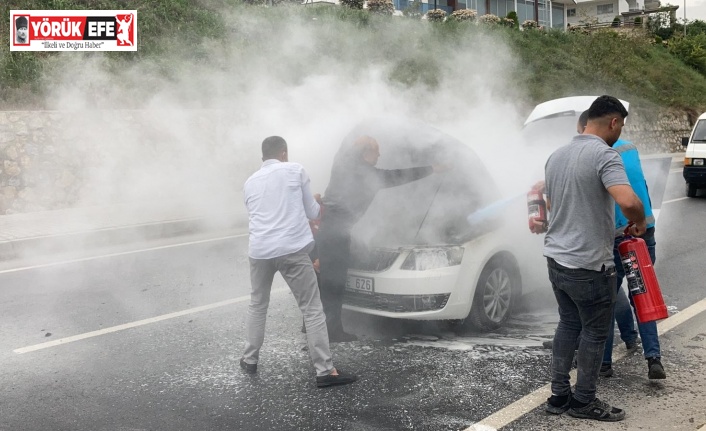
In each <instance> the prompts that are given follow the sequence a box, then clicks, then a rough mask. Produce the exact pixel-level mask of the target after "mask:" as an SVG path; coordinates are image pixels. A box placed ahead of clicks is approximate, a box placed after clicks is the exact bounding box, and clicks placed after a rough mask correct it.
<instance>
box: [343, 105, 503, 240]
mask: <svg viewBox="0 0 706 431" xmlns="http://www.w3.org/2000/svg"><path fill="white" fill-rule="evenodd" d="M361 135H368V136H371V137H373V138H375V139H376V140H377V141H378V143H379V144H380V153H381V157H380V159H379V161H378V165H377V167H378V168H381V169H401V168H408V167H416V166H428V165H432V164H435V163H447V164H452V165H453V169H452V170H451V171H448V172H445V173H440V174H432V175H430V176H428V177H426V178H423V179H420V180H417V181H413V182H411V183H408V184H404V185H401V186H397V187H391V188H387V189H383V190H380V191H379V192H378V193H377V195H376V196H375V199H374V200H373V202H372V204H371V205H370V207H369V208H368V209H367V211H366V212H365V214H364V215H363V217H362V218H361V219H360V220H359V221H358V223H356V225H355V226H354V228H353V231H352V238H353V240H354V243H355V244H358V245H359V246H360V245H364V246H365V247H366V248H368V247H385V248H395V247H400V246H417V245H425V244H459V243H462V242H464V241H467V240H468V239H470V238H471V237H473V236H474V235H478V234H479V233H478V232H476V230H477V228H475V229H474V228H473V227H472V226H470V225H469V223H468V222H467V221H466V218H467V216H468V215H469V214H471V213H473V212H474V211H476V210H477V209H480V208H483V207H484V206H485V205H488V204H489V203H491V202H492V201H493V200H494V199H495V198H496V197H497V188H496V185H495V184H494V183H493V180H492V179H491V176H490V174H489V172H488V171H487V169H486V168H485V166H484V165H483V163H482V161H481V160H480V159H479V158H478V156H477V155H476V154H475V153H474V152H473V150H471V149H470V148H469V147H468V146H466V145H465V144H464V143H463V142H461V141H460V140H458V139H456V138H454V137H452V136H450V135H447V134H445V133H443V132H442V131H440V130H438V129H436V128H434V127H432V126H430V125H428V124H425V123H423V122H421V121H414V120H409V119H402V118H384V119H382V118H377V119H370V120H367V121H364V122H361V123H360V124H358V125H357V126H356V127H354V128H353V130H351V132H350V133H349V134H348V135H347V136H346V137H345V138H344V140H343V143H342V145H341V149H340V150H339V153H340V152H341V151H342V150H343V149H345V148H348V147H349V146H350V145H352V143H353V141H355V139H356V138H357V137H359V136H361Z"/></svg>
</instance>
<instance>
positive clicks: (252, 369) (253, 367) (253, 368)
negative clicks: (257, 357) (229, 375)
mask: <svg viewBox="0 0 706 431" xmlns="http://www.w3.org/2000/svg"><path fill="white" fill-rule="evenodd" d="M240 368H242V369H243V371H245V372H246V373H248V374H255V373H257V364H248V363H247V362H245V361H243V359H242V358H241V359H240Z"/></svg>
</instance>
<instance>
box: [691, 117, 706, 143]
mask: <svg viewBox="0 0 706 431" xmlns="http://www.w3.org/2000/svg"><path fill="white" fill-rule="evenodd" d="M691 140H692V141H694V142H706V120H699V122H698V123H696V128H695V129H694V136H693V137H692V138H691Z"/></svg>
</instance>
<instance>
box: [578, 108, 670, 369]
mask: <svg viewBox="0 0 706 431" xmlns="http://www.w3.org/2000/svg"><path fill="white" fill-rule="evenodd" d="M587 121H588V111H586V112H584V113H583V114H581V116H580V117H579V123H578V126H577V127H578V132H579V133H583V130H584V129H585V128H586V124H587ZM613 149H615V150H616V151H617V152H618V153H619V154H620V158H621V159H622V160H623V165H624V166H625V172H626V173H627V175H628V180H629V181H630V185H631V186H632V188H633V190H634V191H635V193H636V194H637V196H638V197H639V198H640V200H641V201H642V205H643V207H644V208H645V219H646V221H647V231H646V232H645V234H644V235H643V236H642V237H641V238H642V239H644V240H645V243H646V244H647V250H648V251H649V254H650V258H651V260H652V264H654V263H655V261H656V260H657V257H656V255H655V245H656V242H655V218H654V215H653V214H652V204H651V201H650V195H649V193H648V190H647V182H646V181H645V176H644V174H643V173H642V165H641V164H640V155H639V153H638V151H637V147H636V146H635V145H634V144H632V143H630V142H628V141H624V140H622V139H618V141H617V142H616V143H615V144H613ZM628 223H629V222H628V219H627V218H626V217H625V215H623V213H622V211H621V210H620V207H619V206H618V205H617V204H616V205H615V229H616V230H615V243H614V246H613V260H614V261H615V267H616V269H617V284H618V294H617V297H616V303H615V311H614V314H615V321H614V322H612V323H611V328H610V332H609V334H608V339H607V340H606V345H605V350H604V351H603V363H602V364H601V369H600V375H601V376H603V377H610V376H612V375H613V368H612V362H613V336H614V335H613V333H614V331H615V329H614V328H615V326H614V325H615V322H617V323H618V328H619V330H620V338H621V339H622V340H623V341H624V342H625V347H626V348H627V349H628V350H634V349H636V348H637V332H636V331H635V323H634V320H633V310H632V308H631V306H630V303H632V299H630V302H628V298H627V296H626V295H625V293H624V292H622V291H621V286H622V282H623V278H624V277H625V270H624V269H623V266H622V263H621V261H620V253H619V252H618V245H619V244H620V243H621V242H622V241H623V232H624V231H625V228H626V227H627V226H628ZM633 306H634V304H633ZM638 330H639V332H640V337H641V338H642V348H643V350H644V355H645V359H646V360H647V367H648V374H647V375H648V377H649V378H650V379H664V378H666V377H667V376H666V374H665V372H664V367H663V366H662V361H661V353H660V347H659V336H658V334H657V323H656V322H654V321H652V322H647V323H638Z"/></svg>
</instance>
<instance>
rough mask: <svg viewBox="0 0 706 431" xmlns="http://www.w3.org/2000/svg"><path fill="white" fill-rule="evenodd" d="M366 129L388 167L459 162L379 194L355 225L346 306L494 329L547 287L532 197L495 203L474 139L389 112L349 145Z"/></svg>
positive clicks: (353, 135) (367, 125) (356, 132)
mask: <svg viewBox="0 0 706 431" xmlns="http://www.w3.org/2000/svg"><path fill="white" fill-rule="evenodd" d="M363 134H365V135H369V136H372V137H374V138H375V139H377V140H378V142H379V144H380V148H381V154H382V156H381V157H380V160H379V163H378V167H380V168H383V169H385V168H386V169H395V168H404V167H412V166H424V165H429V164H432V163H433V162H448V161H453V164H454V169H453V170H452V171H449V172H446V173H443V174H434V175H431V176H429V177H426V178H423V179H421V180H417V181H414V182H411V183H408V184H405V185H402V186H398V187H394V188H388V189H383V190H381V191H380V192H378V194H377V195H376V197H375V199H374V200H373V202H372V204H371V206H370V208H369V209H368V211H367V212H366V213H365V215H364V216H363V218H362V219H361V220H360V221H359V222H358V223H357V224H356V226H355V227H354V229H353V232H352V238H353V244H352V246H351V249H352V263H351V267H350V269H349V271H348V284H347V287H346V295H345V299H344V308H346V309H348V310H352V311H355V312H359V313H366V314H373V315H377V316H384V317H391V318H402V319H414V320H458V321H462V322H463V324H466V325H471V326H472V327H474V328H477V329H481V330H488V329H494V328H497V327H499V326H500V325H502V324H503V323H504V322H505V321H506V320H507V319H508V318H509V317H510V315H511V312H512V310H513V307H514V306H515V305H516V303H517V301H518V299H519V298H520V296H521V295H523V294H525V293H529V292H530V291H532V290H534V289H538V288H545V289H547V288H549V287H548V279H547V272H546V261H545V259H544V257H543V256H542V237H541V236H536V235H532V234H531V233H530V231H529V228H528V218H527V205H526V196H524V195H522V196H518V197H516V198H514V199H509V200H504V201H501V202H500V203H499V204H496V205H493V204H494V202H495V201H497V200H498V198H499V196H498V195H497V189H496V186H495V184H494V182H493V180H492V177H491V175H490V174H489V172H487V170H486V168H485V167H484V165H483V163H482V162H481V160H480V159H479V158H478V157H477V156H476V154H475V153H474V152H473V151H472V150H471V149H470V148H469V147H468V146H466V145H465V144H463V143H462V142H460V141H458V140H456V139H455V138H453V137H451V136H449V135H446V134H444V133H442V132H440V131H439V130H436V129H434V128H432V127H430V126H427V125H424V124H420V123H412V122H407V121H390V120H389V119H388V120H380V121H371V122H367V123H364V124H362V125H360V126H359V127H358V128H356V129H355V130H354V131H353V132H351V134H350V135H349V136H348V138H346V139H345V140H344V143H343V145H344V146H345V145H350V143H351V142H352V140H353V139H355V138H356V137H357V136H360V135H363ZM489 206H490V208H489ZM484 208H485V209H486V210H485V211H484V212H481V213H478V212H477V211H478V210H481V209H484ZM484 213H485V214H484ZM469 216H472V217H471V218H470V219H471V221H472V223H470V222H469Z"/></svg>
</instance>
